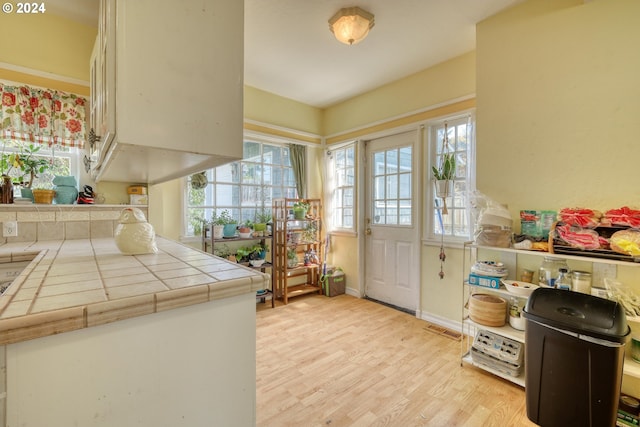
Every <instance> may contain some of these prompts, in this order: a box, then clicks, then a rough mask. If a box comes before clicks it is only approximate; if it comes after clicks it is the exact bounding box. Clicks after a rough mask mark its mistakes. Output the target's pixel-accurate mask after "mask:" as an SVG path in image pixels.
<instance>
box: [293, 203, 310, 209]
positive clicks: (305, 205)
mask: <svg viewBox="0 0 640 427" xmlns="http://www.w3.org/2000/svg"><path fill="white" fill-rule="evenodd" d="M293 209H294V210H303V211H308V210H309V203H307V202H303V201H299V202H295V203H294V204H293Z"/></svg>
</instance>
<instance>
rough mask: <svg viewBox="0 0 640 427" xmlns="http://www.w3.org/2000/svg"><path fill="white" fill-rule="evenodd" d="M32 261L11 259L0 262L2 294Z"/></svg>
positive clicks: (0, 290) (0, 288)
mask: <svg viewBox="0 0 640 427" xmlns="http://www.w3.org/2000/svg"><path fill="white" fill-rule="evenodd" d="M30 262H31V261H30V260H29V261H10V262H3V263H0V294H2V293H4V291H6V290H7V288H8V287H9V286H11V284H12V283H13V280H14V279H15V278H16V277H18V276H19V275H20V273H22V270H24V269H25V267H26V266H27V265H29V263H30Z"/></svg>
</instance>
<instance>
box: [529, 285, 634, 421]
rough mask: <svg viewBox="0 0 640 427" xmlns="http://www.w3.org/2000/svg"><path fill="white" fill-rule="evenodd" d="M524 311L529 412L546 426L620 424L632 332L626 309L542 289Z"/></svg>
mask: <svg viewBox="0 0 640 427" xmlns="http://www.w3.org/2000/svg"><path fill="white" fill-rule="evenodd" d="M523 315H524V317H525V319H526V332H525V341H526V345H525V363H524V365H525V373H526V378H527V384H526V390H525V393H526V402H527V417H528V418H529V419H530V420H531V421H533V422H534V423H536V424H538V425H540V426H542V427H553V426H584V427H587V426H590V427H607V426H615V423H616V412H617V406H618V399H619V397H620V387H621V385H622V369H623V365H624V346H625V342H626V339H627V336H628V335H629V333H630V328H629V326H628V325H627V319H626V317H625V314H624V310H623V308H622V307H621V306H620V305H619V304H618V303H617V302H614V301H609V300H606V299H603V298H598V297H594V296H591V295H586V294H581V293H577V292H571V291H563V290H560V289H549V288H539V289H536V290H535V291H534V292H533V293H532V294H531V296H530V297H529V300H528V301H527V305H526V307H525V309H524V312H523Z"/></svg>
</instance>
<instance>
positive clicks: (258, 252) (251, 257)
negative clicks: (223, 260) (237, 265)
mask: <svg viewBox="0 0 640 427" xmlns="http://www.w3.org/2000/svg"><path fill="white" fill-rule="evenodd" d="M268 250H269V247H268V246H267V245H266V244H264V243H256V244H255V245H253V246H242V247H240V248H238V249H237V250H236V259H237V260H238V262H249V263H250V264H251V265H253V266H255V267H258V266H259V265H262V263H263V262H264V259H265V258H266V256H267V251H268ZM253 261H258V262H253ZM259 261H261V262H259ZM256 264H259V265H256Z"/></svg>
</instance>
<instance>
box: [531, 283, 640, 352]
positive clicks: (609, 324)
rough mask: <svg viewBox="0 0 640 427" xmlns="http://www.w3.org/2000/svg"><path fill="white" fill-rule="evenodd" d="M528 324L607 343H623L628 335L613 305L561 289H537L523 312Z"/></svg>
mask: <svg viewBox="0 0 640 427" xmlns="http://www.w3.org/2000/svg"><path fill="white" fill-rule="evenodd" d="M523 316H524V317H525V318H526V319H528V320H533V321H535V322H537V323H540V324H543V325H547V326H550V327H553V328H558V329H565V330H567V331H570V332H574V333H577V334H582V335H588V336H591V337H594V338H599V339H604V340H607V341H615V342H619V343H622V342H625V340H626V337H627V336H628V335H629V333H630V332H631V329H630V328H629V326H628V325H627V318H626V316H625V314H624V309H623V307H622V306H621V305H620V304H618V303H617V302H616V301H610V300H608V299H604V298H598V297H595V296H592V295H587V294H582V293H579V292H571V291H566V290H562V289H553V288H538V289H536V290H535V291H533V293H532V294H531V296H530V297H529V300H528V301H527V305H526V307H525V308H524V310H523Z"/></svg>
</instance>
